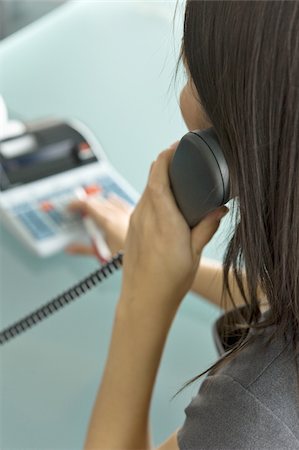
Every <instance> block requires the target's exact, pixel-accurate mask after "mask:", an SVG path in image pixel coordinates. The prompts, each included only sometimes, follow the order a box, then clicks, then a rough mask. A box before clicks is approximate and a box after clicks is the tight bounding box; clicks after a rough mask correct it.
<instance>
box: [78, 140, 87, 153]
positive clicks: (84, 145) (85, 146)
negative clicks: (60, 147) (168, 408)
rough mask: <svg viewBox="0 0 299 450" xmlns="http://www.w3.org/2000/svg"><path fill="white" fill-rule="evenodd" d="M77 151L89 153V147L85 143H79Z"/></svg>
mask: <svg viewBox="0 0 299 450" xmlns="http://www.w3.org/2000/svg"><path fill="white" fill-rule="evenodd" d="M79 150H80V151H81V152H84V151H87V150H88V151H89V150H90V146H89V145H88V144H87V142H81V144H80V145H79Z"/></svg>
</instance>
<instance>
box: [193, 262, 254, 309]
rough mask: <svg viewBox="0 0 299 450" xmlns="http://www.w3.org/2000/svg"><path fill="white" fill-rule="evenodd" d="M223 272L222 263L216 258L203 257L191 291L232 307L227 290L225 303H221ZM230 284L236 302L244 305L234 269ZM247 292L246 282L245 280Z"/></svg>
mask: <svg viewBox="0 0 299 450" xmlns="http://www.w3.org/2000/svg"><path fill="white" fill-rule="evenodd" d="M222 284H223V274H222V263H221V262H220V261H217V260H215V259H210V258H205V257H202V258H201V261H200V265H199V268H198V271H197V274H196V276H195V279H194V282H193V284H192V287H191V291H192V292H194V293H196V294H198V295H200V296H201V297H204V298H206V299H207V300H209V301H210V302H211V303H213V304H215V305H217V306H219V307H222V308H225V309H230V308H231V307H232V303H231V300H230V298H229V295H228V292H225V294H224V299H223V303H222V304H221V294H222ZM229 286H230V289H231V291H232V296H233V298H234V302H235V304H236V305H237V306H242V305H244V300H243V297H242V295H241V292H240V290H239V288H238V285H237V281H236V279H235V277H234V275H233V272H232V270H231V269H230V271H229ZM245 292H246V282H245Z"/></svg>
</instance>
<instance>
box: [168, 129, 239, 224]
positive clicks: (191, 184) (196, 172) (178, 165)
mask: <svg viewBox="0 0 299 450" xmlns="http://www.w3.org/2000/svg"><path fill="white" fill-rule="evenodd" d="M169 178H170V184H171V188H172V191H173V194H174V197H175V199H176V202H177V205H178V207H179V209H180V211H181V212H182V214H183V216H184V218H185V219H186V221H187V223H188V224H189V226H190V227H191V228H192V227H194V226H195V225H197V224H198V223H199V222H200V221H201V220H202V219H203V217H204V216H205V215H207V214H208V213H209V212H210V211H213V210H214V209H216V208H218V207H219V206H221V205H224V204H225V203H227V202H228V200H229V199H230V193H229V171H228V166H227V164H226V161H225V158H224V155H223V153H222V150H221V148H220V145H219V141H218V138H217V135H216V133H215V131H214V129H213V128H208V129H206V130H202V131H191V132H189V133H187V134H185V135H184V136H183V137H182V139H181V141H180V143H179V145H178V147H177V149H176V152H175V154H174V156H173V159H172V161H171V163H170V167H169Z"/></svg>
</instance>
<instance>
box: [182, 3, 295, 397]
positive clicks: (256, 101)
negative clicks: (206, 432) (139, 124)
mask: <svg viewBox="0 0 299 450" xmlns="http://www.w3.org/2000/svg"><path fill="white" fill-rule="evenodd" d="M298 30H299V2H296V1H198V0H195V1H194V0H187V4H186V10H185V19H184V34H183V41H182V48H181V54H180V58H179V61H178V66H179V64H180V62H181V60H182V58H184V61H185V63H186V65H187V67H188V72H189V74H190V77H191V79H192V81H193V83H194V85H195V87H196V90H197V93H198V101H199V102H200V104H201V106H202V109H203V111H204V112H205V113H206V116H207V117H208V119H209V121H210V122H211V123H212V125H213V127H214V129H215V131H216V133H217V135H218V138H219V141H220V145H221V147H222V149H223V152H224V155H225V158H226V160H227V163H228V167H229V170H230V182H231V190H232V192H235V193H237V197H235V199H234V200H233V210H234V211H236V212H237V214H236V215H235V217H236V220H235V224H234V225H235V228H234V233H233V236H232V238H231V240H230V241H229V244H228V246H227V249H226V252H225V255H224V258H223V291H222V292H223V294H224V292H225V291H227V292H228V293H229V297H230V300H231V302H232V305H233V307H234V308H235V310H236V311H237V308H236V305H235V304H234V300H233V297H232V294H231V290H230V287H229V282H228V274H229V270H230V268H232V269H233V273H234V276H235V279H236V281H237V284H238V286H239V289H240V292H241V294H242V297H243V298H244V303H245V304H246V305H247V311H248V314H246V315H242V314H238V313H236V314H235V315H234V316H233V317H234V318H233V320H232V323H230V326H232V327H235V328H236V329H237V328H238V329H242V328H243V329H246V328H247V329H249V328H260V329H264V328H266V327H270V326H272V325H274V327H273V330H274V331H273V333H272V334H271V336H270V339H269V343H270V342H271V340H272V339H273V338H274V336H275V335H276V336H277V335H278V334H280V335H281V336H284V337H286V336H287V335H288V336H290V335H291V341H292V344H293V349H294V356H295V355H297V350H298V334H299V32H298ZM178 66H177V67H178ZM244 269H245V272H246V277H247V295H246V292H245V285H244V277H243V276H242V274H243V271H244ZM260 289H261V290H262V292H263V293H264V294H265V297H266V298H267V300H268V303H269V306H270V310H269V314H267V316H266V318H263V320H261V315H260V306H259V300H260V299H259V296H258V292H259V290H260ZM222 298H224V295H222ZM288 333H290V334H288ZM246 336H247V334H246V333H244V334H241V337H240V339H239V340H238V341H237V343H236V344H235V345H234V346H233V348H231V350H230V351H229V352H227V353H226V354H225V355H224V357H222V358H221V359H220V360H219V361H218V362H216V363H215V364H214V365H213V366H212V367H210V369H208V370H211V372H212V373H214V372H215V371H216V370H217V369H218V368H219V367H221V366H222V365H223V364H225V363H226V362H227V361H229V360H230V359H232V358H233V357H234V356H235V355H237V354H238V353H239V352H240V351H241V350H242V349H243V348H244V347H245V346H246V345H248V343H249V340H248V339H247V338H246ZM251 339H252V337H251ZM297 369H298V366H297ZM208 370H206V371H205V372H203V373H201V374H200V375H198V376H196V377H194V378H192V380H190V381H188V382H187V383H186V384H185V385H184V386H183V388H184V387H186V386H187V385H189V384H190V383H192V382H193V381H195V380H196V379H198V378H199V377H200V376H201V375H203V374H205V373H206V372H208ZM297 374H298V371H297ZM183 388H182V389H183ZM182 389H180V391H181V390H182ZM180 391H179V392H180Z"/></svg>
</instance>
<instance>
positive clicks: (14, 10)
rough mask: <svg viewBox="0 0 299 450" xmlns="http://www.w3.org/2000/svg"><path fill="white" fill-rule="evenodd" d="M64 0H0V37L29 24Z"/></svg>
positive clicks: (64, 1) (2, 37)
mask: <svg viewBox="0 0 299 450" xmlns="http://www.w3.org/2000/svg"><path fill="white" fill-rule="evenodd" d="M62 3H66V0H51V1H49V0H34V1H32V0H31V1H30V0H0V39H4V38H5V37H7V36H9V35H10V34H12V33H14V32H16V31H18V30H20V29H21V28H23V27H25V26H26V25H29V24H30V23H32V22H34V21H35V20H37V19H39V18H40V17H42V16H43V15H45V14H47V13H48V12H50V11H52V10H53V9H54V8H57V7H58V6H60V5H61V4H62Z"/></svg>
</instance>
